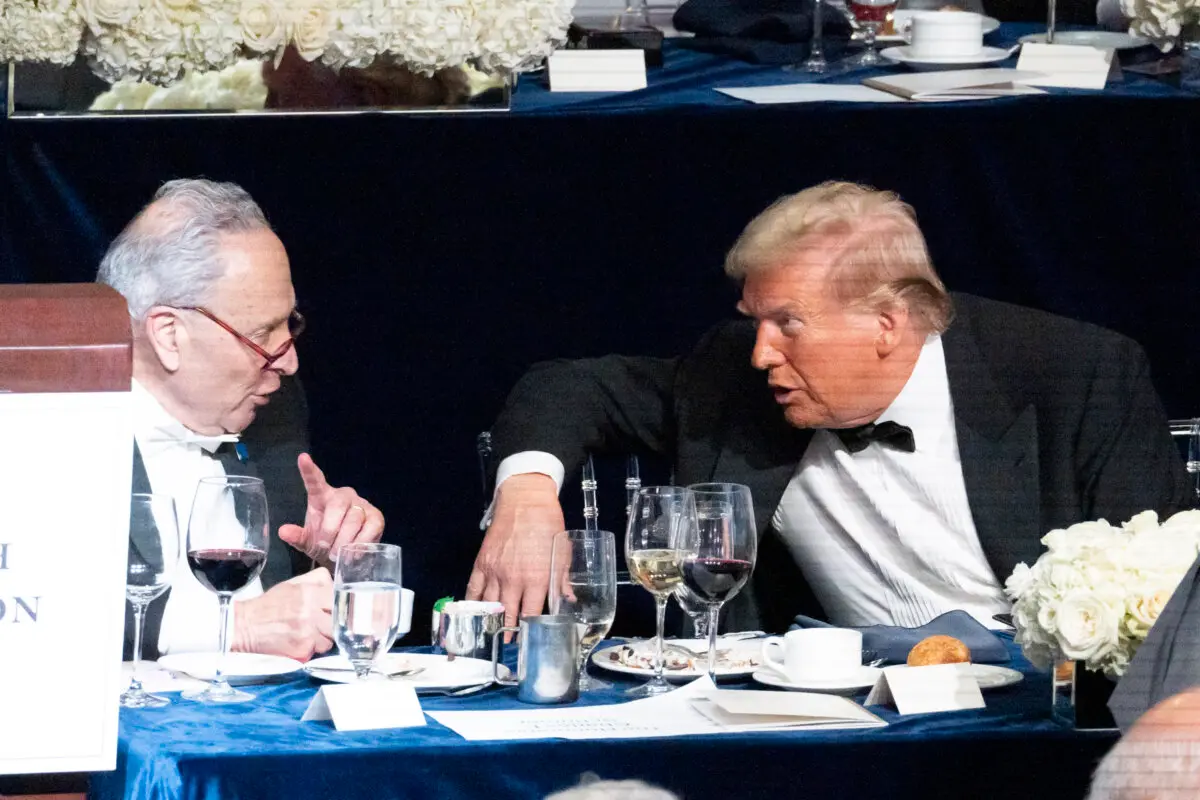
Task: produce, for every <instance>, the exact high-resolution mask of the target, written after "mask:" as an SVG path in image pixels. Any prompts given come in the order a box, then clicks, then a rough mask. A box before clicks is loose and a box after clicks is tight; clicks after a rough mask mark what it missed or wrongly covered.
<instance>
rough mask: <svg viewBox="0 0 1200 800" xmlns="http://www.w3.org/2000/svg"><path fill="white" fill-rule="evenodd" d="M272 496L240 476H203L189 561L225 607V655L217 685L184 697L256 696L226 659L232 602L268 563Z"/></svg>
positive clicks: (191, 524) (191, 523) (227, 699)
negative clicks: (238, 681)
mask: <svg viewBox="0 0 1200 800" xmlns="http://www.w3.org/2000/svg"><path fill="white" fill-rule="evenodd" d="M270 541H271V537H270V527H269V523H268V519H267V494H266V490H265V488H264V487H263V482H262V481H261V480H259V479H258V478H250V477H245V476H241V475H226V476H225V477H219V478H218V477H213V478H201V479H200V482H199V484H198V485H197V486H196V496H195V498H194V499H193V500H192V513H191V516H190V517H189V519H188V533H187V560H188V567H190V568H191V570H192V574H193V575H195V576H196V580H198V581H199V582H200V584H201V585H202V586H204V587H205V588H206V589H208V590H209V591H211V592H215V593H216V595H217V601H218V603H220V607H221V629H220V640H221V652H220V656H219V657H218V659H217V665H216V670H215V675H214V677H213V681H212V683H211V684H210V685H209V686H207V687H205V689H203V690H202V691H193V692H185V693H184V695H183V696H184V697H186V698H187V699H189V700H197V701H199V702H201V703H240V702H244V701H246V700H250V699H252V698H253V697H254V695H252V694H250V693H249V692H243V691H239V690H237V689H234V688H233V687H232V686H230V685H229V681H227V680H226V679H225V675H224V671H223V670H224V661H225V657H226V656H227V655H228V654H229V604H230V602H232V600H233V595H234V594H235V593H237V592H239V591H241V590H242V589H244V588H245V587H247V586H249V585H250V584H251V583H252V582H253V581H254V580H255V579H256V578H257V577H258V575H259V573H261V572H262V568H263V565H265V564H266V563H267V547H268V545H269V544H270Z"/></svg>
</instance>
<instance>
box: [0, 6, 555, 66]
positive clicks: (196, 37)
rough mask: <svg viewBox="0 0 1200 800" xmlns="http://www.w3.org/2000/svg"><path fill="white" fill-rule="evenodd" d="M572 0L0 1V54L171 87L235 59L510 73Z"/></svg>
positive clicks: (545, 50) (544, 42)
mask: <svg viewBox="0 0 1200 800" xmlns="http://www.w3.org/2000/svg"><path fill="white" fill-rule="evenodd" d="M573 6H574V0H3V2H0V62H5V61H42V62H52V63H58V64H69V63H71V62H72V61H74V59H75V56H76V54H77V53H83V54H84V55H85V56H87V58H88V61H89V63H90V64H91V67H92V69H93V70H94V71H95V72H96V74H97V75H99V76H100V77H102V78H104V79H105V80H107V81H109V82H110V83H115V82H117V81H120V80H141V81H149V82H152V83H155V84H158V85H160V86H168V85H170V84H172V83H174V82H175V81H177V80H179V79H180V78H181V77H182V76H184V75H188V74H191V73H193V72H213V71H219V70H223V69H225V68H227V67H230V66H232V65H234V64H235V63H236V62H238V61H239V60H240V59H244V58H254V59H259V60H266V59H276V60H278V59H279V58H281V57H282V55H283V52H284V50H285V49H286V48H287V47H289V46H290V47H293V48H295V50H296V52H298V53H299V54H300V56H301V57H302V58H304V59H305V60H307V61H310V62H311V61H317V60H320V61H321V63H323V64H325V65H327V66H329V67H332V68H333V69H341V68H343V67H365V66H367V65H369V64H371V63H372V62H374V61H376V60H377V59H384V60H388V61H391V62H394V63H397V64H401V65H404V66H406V67H408V68H409V69H411V70H413V71H414V72H421V73H425V74H432V73H433V72H436V71H438V70H440V69H444V68H448V67H458V66H463V65H472V66H475V67H478V68H479V69H481V70H483V71H485V72H489V73H494V72H518V71H520V70H522V69H526V68H528V67H530V66H532V65H534V64H536V63H538V62H540V61H541V60H542V59H544V58H545V57H546V56H548V55H549V54H550V53H551V52H552V51H553V50H554V48H555V47H557V46H558V45H560V44H562V43H563V42H564V41H565V40H566V35H567V26H568V25H569V24H570V23H571V9H572V7H573Z"/></svg>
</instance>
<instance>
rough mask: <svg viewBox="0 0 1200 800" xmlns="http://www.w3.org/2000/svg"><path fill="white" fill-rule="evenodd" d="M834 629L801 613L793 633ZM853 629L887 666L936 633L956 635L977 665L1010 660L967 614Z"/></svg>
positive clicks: (998, 642)
mask: <svg viewBox="0 0 1200 800" xmlns="http://www.w3.org/2000/svg"><path fill="white" fill-rule="evenodd" d="M832 627H834V626H833V625H830V624H829V623H828V622H821V621H820V620H817V619H813V618H812V617H806V616H804V615H803V614H801V615H799V616H797V617H796V620H795V621H794V622H793V623H792V626H791V630H796V629H798V628H832ZM851 630H857V631H862V637H863V650H873V651H875V654H876V657H877V658H882V659H884V660H885V661H886V662H888V663H894V664H903V663H904V662H905V661H907V660H908V651H909V650H912V649H913V645H915V644H916V643H917V642H919V641H921V640H922V639H924V638H926V637H928V636H934V635H937V634H942V635H945V636H953V637H954V638H955V639H958V640H959V641H960V642H962V643H963V644H965V645H966V646H967V647H968V648H969V649H970V650H971V661H972V662H974V663H976V664H979V663H985V664H987V663H991V664H995V663H998V662H1005V661H1008V660H1009V655H1008V648H1007V647H1005V646H1004V642H1002V641H1001V640H1000V638H999V637H998V636H996V634H994V633H992V632H991V631H990V630H988V629H987V628H985V627H984V626H983V625H980V624H979V623H978V622H977V621H976V620H975V618H974V617H972V616H971V615H970V614H968V613H967V612H965V611H947V612H946V613H945V614H942V615H941V616H940V617H937V618H935V619H933V620H930V621H929V622H927V623H925V624H924V625H922V626H921V627H919V628H901V627H897V626H895V625H867V626H866V627H862V628H852V629H851Z"/></svg>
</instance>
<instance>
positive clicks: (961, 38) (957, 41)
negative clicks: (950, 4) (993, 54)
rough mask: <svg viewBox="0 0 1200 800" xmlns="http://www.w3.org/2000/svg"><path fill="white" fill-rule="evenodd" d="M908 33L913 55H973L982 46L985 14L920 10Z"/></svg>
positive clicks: (931, 56) (925, 56)
mask: <svg viewBox="0 0 1200 800" xmlns="http://www.w3.org/2000/svg"><path fill="white" fill-rule="evenodd" d="M909 36H910V39H909V45H908V51H909V53H910V54H911V55H912V56H913V57H914V58H955V57H958V56H972V55H975V54H977V53H978V52H979V51H980V50H982V49H983V17H982V16H981V15H979V14H974V13H971V12H969V11H917V12H914V13H913V15H912V25H911V27H910V28H909Z"/></svg>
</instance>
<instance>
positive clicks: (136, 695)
mask: <svg viewBox="0 0 1200 800" xmlns="http://www.w3.org/2000/svg"><path fill="white" fill-rule="evenodd" d="M178 563H179V522H178V519H177V518H176V516H175V501H174V500H173V499H171V497H170V496H169V495H162V494H134V495H133V497H132V502H131V504H130V507H129V561H128V562H127V567H126V573H125V599H126V600H128V601H129V604H130V605H131V606H133V679H132V681H131V682H130V684H129V688H128V689H126V690H125V692H124V693H123V694H122V695H121V705H122V706H124V707H125V708H157V707H159V706H165V705H166V704H167V703H169V702H171V701H170V700H168V699H167V698H165V697H159V696H158V695H156V694H149V693H148V692H146V690H145V689H143V688H142V682H141V681H140V680H139V679H138V678H139V672H140V669H141V664H142V630H143V627H144V624H145V620H146V607H147V606H149V605H150V603H151V602H152V601H154V600H156V599H158V598H159V597H161V596H162V595H163V593H164V592H166V591H167V589H168V588H170V586H171V576H172V575H173V574H174V572H175V565H176V564H178Z"/></svg>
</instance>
